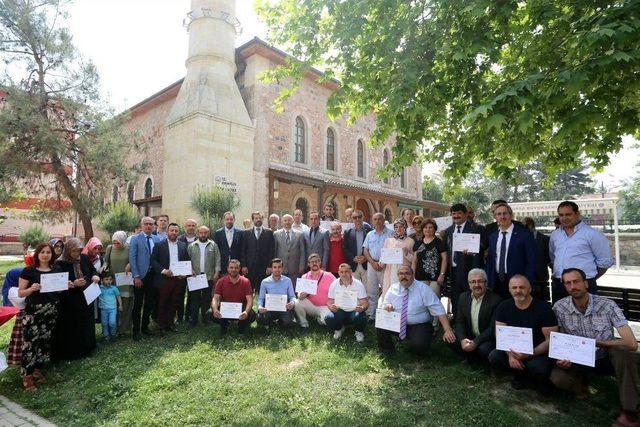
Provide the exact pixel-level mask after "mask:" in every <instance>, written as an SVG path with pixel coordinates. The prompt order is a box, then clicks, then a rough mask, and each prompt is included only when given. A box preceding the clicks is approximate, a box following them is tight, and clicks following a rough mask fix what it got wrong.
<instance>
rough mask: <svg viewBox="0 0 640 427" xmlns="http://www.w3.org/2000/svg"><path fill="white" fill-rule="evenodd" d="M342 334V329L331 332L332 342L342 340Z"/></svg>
mask: <svg viewBox="0 0 640 427" xmlns="http://www.w3.org/2000/svg"><path fill="white" fill-rule="evenodd" d="M343 332H344V328H342V329H339V330H337V331H333V339H334V340H339V339H340V338H342V333H343Z"/></svg>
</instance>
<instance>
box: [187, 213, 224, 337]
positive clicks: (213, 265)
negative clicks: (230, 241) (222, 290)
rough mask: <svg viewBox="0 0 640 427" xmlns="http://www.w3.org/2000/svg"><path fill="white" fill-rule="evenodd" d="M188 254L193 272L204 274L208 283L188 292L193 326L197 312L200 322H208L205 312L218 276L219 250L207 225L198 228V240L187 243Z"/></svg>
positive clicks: (195, 323) (190, 321) (190, 324)
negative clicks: (206, 285)
mask: <svg viewBox="0 0 640 427" xmlns="http://www.w3.org/2000/svg"><path fill="white" fill-rule="evenodd" d="M189 256H190V257H191V269H192V270H193V274H194V275H196V276H197V275H200V274H205V275H206V276H207V282H208V283H209V286H208V287H207V288H204V289H198V290H196V291H191V292H189V301H190V305H189V326H191V327H194V326H196V325H197V324H198V312H200V313H201V316H202V323H205V324H206V323H209V322H210V320H211V319H210V317H208V316H206V313H207V311H208V310H209V307H211V293H212V291H213V286H214V285H215V283H216V282H217V281H218V277H220V250H219V249H218V245H216V243H215V242H214V241H213V240H211V239H209V227H207V226H205V225H203V226H200V228H198V240H196V241H195V242H193V243H192V244H190V245H189Z"/></svg>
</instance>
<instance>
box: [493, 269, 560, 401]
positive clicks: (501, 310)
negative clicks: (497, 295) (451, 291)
mask: <svg viewBox="0 0 640 427" xmlns="http://www.w3.org/2000/svg"><path fill="white" fill-rule="evenodd" d="M509 292H510V293H511V296H512V297H513V298H511V299H508V300H505V301H502V302H501V303H500V304H499V305H498V307H497V308H496V316H495V317H496V347H497V348H496V349H495V350H493V351H492V352H491V353H489V363H491V365H492V366H493V367H496V368H509V369H511V370H513V371H514V377H513V380H512V381H511V386H512V387H513V388H514V389H516V390H518V389H521V388H524V387H525V385H526V383H527V380H528V379H529V378H532V379H534V380H536V382H537V383H538V384H539V385H542V386H545V385H547V384H548V378H549V374H550V373H551V368H552V362H551V360H550V359H549V358H548V357H547V352H548V350H549V339H550V335H551V332H558V322H557V321H556V316H555V315H554V314H553V310H552V309H551V306H550V305H549V303H548V302H546V301H542V300H539V299H534V298H533V297H532V296H531V284H530V283H529V280H527V278H526V277H524V276H521V275H515V276H513V277H512V278H511V280H510V281H509ZM498 326H510V327H517V328H520V331H521V333H522V335H523V339H519V340H516V337H514V336H513V335H510V338H509V339H510V342H508V343H507V345H511V346H512V347H507V348H505V349H501V345H500V343H501V342H502V341H504V340H503V339H502V338H503V337H501V330H500V328H498ZM524 329H528V330H530V332H531V333H530V334H525V331H524ZM504 330H505V331H509V330H508V328H505V329H504ZM505 333H507V332H505ZM525 340H528V342H525ZM527 346H528V347H529V348H533V351H532V353H533V354H525V353H524V350H522V349H523V348H526V347H527ZM516 349H521V350H520V351H516Z"/></svg>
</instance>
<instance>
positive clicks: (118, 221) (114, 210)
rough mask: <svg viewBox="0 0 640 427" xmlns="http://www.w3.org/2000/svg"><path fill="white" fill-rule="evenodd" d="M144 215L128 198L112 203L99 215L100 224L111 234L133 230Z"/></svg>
mask: <svg viewBox="0 0 640 427" xmlns="http://www.w3.org/2000/svg"><path fill="white" fill-rule="evenodd" d="M141 217H142V216H141V215H140V214H139V213H138V209H136V207H135V206H133V205H132V204H130V203H129V202H128V201H126V200H121V201H119V202H116V203H112V204H111V205H109V206H108V207H107V210H106V211H105V212H104V213H102V215H100V216H99V217H98V225H99V226H100V228H102V229H103V230H104V231H106V232H107V233H108V234H109V239H111V235H112V234H113V233H115V232H116V231H119V230H123V231H127V232H129V231H132V230H133V229H134V228H135V227H136V226H137V225H138V224H140V218H141Z"/></svg>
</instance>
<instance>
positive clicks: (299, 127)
mask: <svg viewBox="0 0 640 427" xmlns="http://www.w3.org/2000/svg"><path fill="white" fill-rule="evenodd" d="M305 143H306V141H305V130H304V122H303V121H302V117H300V116H298V117H296V134H295V147H294V148H295V160H296V162H298V163H304V162H305Z"/></svg>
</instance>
